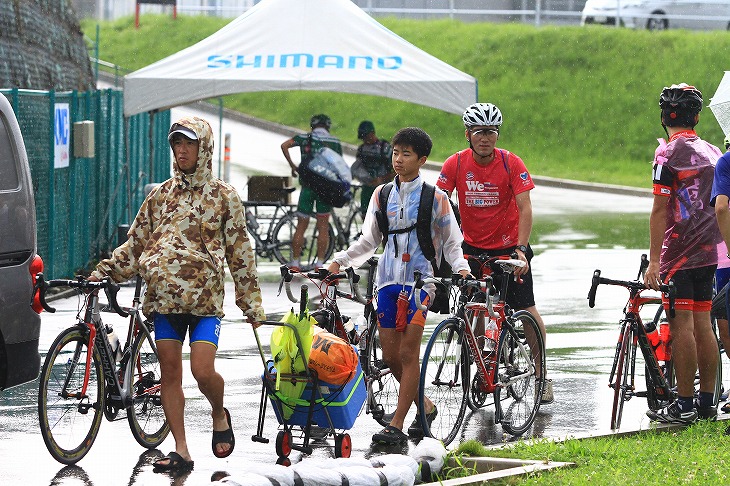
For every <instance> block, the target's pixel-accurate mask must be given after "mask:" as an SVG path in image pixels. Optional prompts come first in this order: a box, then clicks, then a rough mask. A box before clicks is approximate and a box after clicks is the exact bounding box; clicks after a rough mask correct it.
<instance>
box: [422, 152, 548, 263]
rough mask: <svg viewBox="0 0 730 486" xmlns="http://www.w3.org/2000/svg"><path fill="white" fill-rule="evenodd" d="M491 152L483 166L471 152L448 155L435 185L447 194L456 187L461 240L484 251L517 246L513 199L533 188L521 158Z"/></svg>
mask: <svg viewBox="0 0 730 486" xmlns="http://www.w3.org/2000/svg"><path fill="white" fill-rule="evenodd" d="M494 151H495V156H494V159H493V160H492V162H490V163H489V164H487V165H486V166H481V165H479V164H477V163H476V161H475V160H474V155H473V154H472V151H471V149H466V150H462V151H461V152H458V153H456V154H454V155H452V156H451V157H449V158H448V159H447V160H446V162H444V166H443V168H442V169H441V175H439V179H438V182H437V183H436V185H437V186H438V187H439V188H441V189H443V190H445V191H447V192H451V191H453V190H454V188H456V191H457V192H458V194H459V211H460V213H461V224H462V231H463V232H464V241H466V242H467V243H468V244H469V245H471V246H475V247H477V248H481V249H484V250H494V249H502V248H509V247H511V246H515V245H517V244H518V243H519V242H518V241H517V230H518V223H519V220H520V214H519V211H518V209H517V202H516V200H515V196H516V195H517V194H520V193H522V192H525V191H529V190H531V189H533V188H534V187H535V184H534V183H533V182H532V178H531V177H530V173H529V172H527V168H526V167H525V164H524V162H522V159H520V158H519V157H518V156H516V155H515V154H509V152H507V151H506V150H502V149H497V148H495V149H494ZM508 154H509V156H508ZM457 172H458V173H457Z"/></svg>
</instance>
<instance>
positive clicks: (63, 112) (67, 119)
mask: <svg viewBox="0 0 730 486" xmlns="http://www.w3.org/2000/svg"><path fill="white" fill-rule="evenodd" d="M53 118H54V123H53V168H54V169H59V168H62V167H68V161H69V144H70V142H71V115H70V113H69V108H68V103H56V105H55V109H54V117H53Z"/></svg>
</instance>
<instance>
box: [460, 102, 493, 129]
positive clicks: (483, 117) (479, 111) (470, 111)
mask: <svg viewBox="0 0 730 486" xmlns="http://www.w3.org/2000/svg"><path fill="white" fill-rule="evenodd" d="M461 119H462V120H463V121H464V126H466V127H467V128H468V127H473V126H476V125H485V126H494V127H498V126H500V125H501V124H502V112H501V111H499V108H497V107H496V106H494V105H493V104H491V103H474V104H473V105H471V106H469V108H467V109H466V111H465V112H464V114H463V115H462V117H461Z"/></svg>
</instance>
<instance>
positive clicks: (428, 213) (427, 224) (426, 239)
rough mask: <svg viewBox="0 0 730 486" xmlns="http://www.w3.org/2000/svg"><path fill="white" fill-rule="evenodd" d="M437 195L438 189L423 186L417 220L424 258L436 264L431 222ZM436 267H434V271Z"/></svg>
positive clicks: (419, 244)
mask: <svg viewBox="0 0 730 486" xmlns="http://www.w3.org/2000/svg"><path fill="white" fill-rule="evenodd" d="M435 195H436V188H435V187H434V186H432V185H431V184H428V183H426V182H424V183H423V186H421V200H420V202H419V203H418V216H417V219H416V236H417V237H418V246H420V247H421V251H422V252H423V256H425V257H426V259H427V260H428V261H429V262H431V264H432V265H433V264H434V261H435V259H436V248H434V245H433V238H431V220H432V215H433V199H434V197H435ZM435 268H436V266H435V265H434V269H435Z"/></svg>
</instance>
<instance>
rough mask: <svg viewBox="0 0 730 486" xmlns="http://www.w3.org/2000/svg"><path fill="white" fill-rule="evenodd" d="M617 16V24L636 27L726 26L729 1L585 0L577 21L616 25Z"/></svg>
mask: <svg viewBox="0 0 730 486" xmlns="http://www.w3.org/2000/svg"><path fill="white" fill-rule="evenodd" d="M617 11H618V14H617ZM617 16H618V18H619V23H620V25H622V26H625V27H632V28H637V29H643V28H646V29H649V30H665V29H669V28H672V29H695V30H705V29H730V1H728V0H691V1H690V0H588V1H587V2H586V4H585V7H584V8H583V12H582V14H581V21H580V23H581V25H586V24H604V25H616V17H617Z"/></svg>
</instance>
